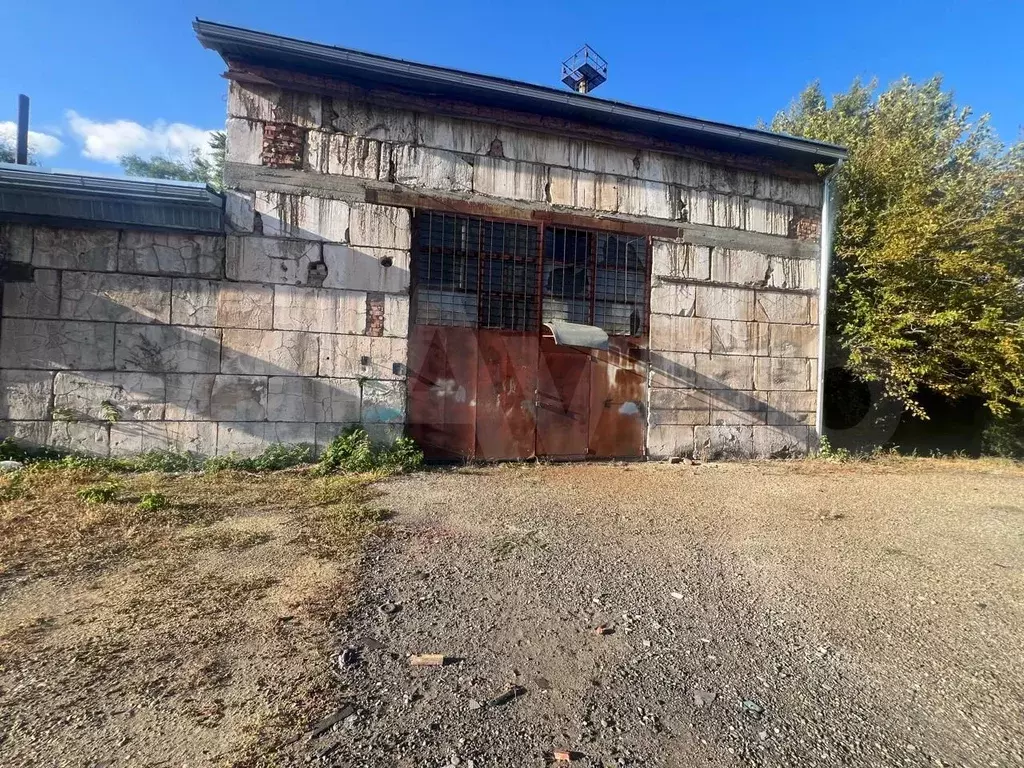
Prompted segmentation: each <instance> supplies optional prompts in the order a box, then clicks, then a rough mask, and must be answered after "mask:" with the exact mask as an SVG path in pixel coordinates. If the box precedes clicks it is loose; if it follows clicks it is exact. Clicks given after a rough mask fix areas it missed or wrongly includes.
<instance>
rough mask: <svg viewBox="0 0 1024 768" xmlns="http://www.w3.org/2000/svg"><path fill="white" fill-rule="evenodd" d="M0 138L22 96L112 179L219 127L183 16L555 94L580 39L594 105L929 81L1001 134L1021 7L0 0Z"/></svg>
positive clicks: (1022, 26) (48, 160) (207, 73)
mask: <svg viewBox="0 0 1024 768" xmlns="http://www.w3.org/2000/svg"><path fill="white" fill-rule="evenodd" d="M3 5H4V12H3V28H4V39H3V45H2V46H0V132H3V131H5V130H6V131H10V130H11V129H12V126H11V125H6V126H5V124H7V123H10V122H11V121H13V120H14V119H15V117H16V109H17V107H16V103H17V102H16V99H17V94H18V93H20V92H25V93H28V94H29V95H30V96H31V97H32V128H33V130H34V131H36V132H38V133H39V134H43V135H40V136H35V137H34V138H35V139H36V145H37V147H38V150H39V157H40V160H41V162H42V163H43V164H44V165H47V166H51V167H58V168H74V169H80V170H88V171H96V172H101V173H113V174H116V173H119V168H118V166H117V164H116V162H115V160H114V158H115V157H116V155H117V154H119V153H121V152H123V151H136V152H139V153H140V154H144V155H145V154H152V153H154V152H164V153H170V154H174V153H176V152H180V151H182V149H183V148H184V147H186V146H187V145H188V144H189V143H192V142H195V141H201V140H202V137H203V135H204V134H203V132H204V131H207V130H211V129H215V128H220V127H222V126H223V124H224V119H225V94H226V89H227V85H226V82H225V81H224V80H223V79H222V78H221V77H220V74H221V72H222V71H223V69H224V67H223V64H222V63H221V61H220V59H219V57H217V56H216V54H214V53H212V52H210V51H206V50H204V49H203V48H201V47H200V45H199V44H198V42H196V39H195V37H194V35H193V33H192V28H191V21H192V19H193V18H194V17H196V16H199V17H201V18H204V19H209V20H212V21H221V22H224V23H229V24H237V25H240V26H248V27H252V28H255V29H260V30H263V31H267V32H275V33H279V34H283V35H289V36H293V37H300V38H304V39H308V40H314V41H318V42H324V43H330V44H334V45H341V46H346V47H351V48H358V49H361V50H365V51H371V52H374V53H381V54H385V55H390V56H396V57H400V58H406V59H412V60H415V61H422V62H426V63H431V64H438V65H443V66H450V67H456V68H459V69H466V70H471V71H477V72H485V73H491V74H497V75H502V76H505V77H510V78H515V79H520V80H526V81H529V82H534V83H541V84H546V85H558V65H559V62H560V61H561V59H563V58H565V57H566V56H568V55H569V54H571V53H572V52H573V51H574V50H575V49H576V48H577V47H578V46H580V45H581V44H582V43H584V42H587V43H590V44H591V45H592V46H593V47H594V48H595V49H596V50H597V51H598V52H599V53H600V54H601V55H602V56H604V57H605V58H606V59H607V60H608V61H609V64H610V78H609V81H608V83H606V84H605V85H604V86H602V87H601V89H600V90H599V91H598V92H597V94H598V95H600V96H604V97H606V98H612V99H620V100H623V101H630V102H633V103H636V104H642V105H644V106H651V107H657V108H661V109H666V110H669V111H674V112H680V113H682V114H686V115H691V116H695V117H703V118H707V119H712V120H720V121H723V122H730V123H735V124H738V125H748V126H749V125H753V124H754V123H755V122H756V121H757V119H758V118H764V119H769V118H771V116H772V114H774V112H775V111H777V110H779V109H781V108H783V107H785V106H786V105H787V104H788V103H789V102H790V101H791V100H792V98H793V97H794V96H795V95H796V94H797V93H798V92H799V91H800V90H801V89H802V88H803V87H804V86H805V85H806V84H807V83H809V82H810V81H812V80H815V79H820V80H821V82H822V85H823V87H824V88H825V90H826V92H827V93H832V92H835V91H838V90H843V89H845V88H846V87H847V86H848V85H849V83H850V82H851V80H852V79H853V78H854V77H855V76H858V75H859V76H861V77H865V78H869V77H872V76H877V77H878V78H879V80H880V81H881V82H882V83H887V82H889V81H891V80H893V79H895V78H897V77H899V76H901V75H904V74H907V75H910V76H911V77H913V78H915V79H924V78H927V77H930V76H932V75H934V74H937V73H941V74H943V75H944V76H945V79H946V83H947V85H948V86H949V87H952V88H953V89H954V90H955V92H956V94H957V98H958V100H959V102H960V103H961V104H968V105H970V106H972V107H973V108H974V109H975V110H976V112H978V113H983V112H988V113H990V114H991V115H992V121H993V124H994V125H995V127H996V129H997V130H998V132H999V134H1000V136H1001V137H1002V138H1003V139H1004V140H1007V141H1010V140H1015V139H1017V138H1018V136H1019V133H1020V131H1021V127H1022V125H1024V85H1022V83H1024V45H1022V44H1021V39H1020V34H1021V30H1024V2H1021V1H1020V0H971V1H970V2H969V1H968V0H886V1H885V2H879V1H878V0H861V1H860V2H852V1H848V2H845V3H839V2H833V3H829V2H822V0H815V1H814V2H810V1H806V2H805V1H804V0H791V1H789V2H785V3H782V2H775V3H771V2H765V0H757V1H750V2H748V1H747V0H732V2H727V3H713V2H678V0H677V1H676V2H640V0H633V2H628V3H623V2H606V1H605V0H587V2H579V3H576V4H573V3H561V2H534V1H533V0H518V1H517V2H514V3H500V2H479V1H478V2H464V1H462V0H460V1H459V2H444V1H443V0H434V1H433V2H417V3H405V2H398V1H397V0H390V1H389V2H358V3H353V2H346V1H345V0H335V1H333V2H309V1H308V0H291V1H290V2H281V0H276V1H275V2H268V1H267V0H222V1H221V2H214V1H213V0H209V1H206V2H202V1H200V0H196V1H194V2H192V1H189V0H162V1H161V2H155V1H154V0H132V1H131V2H128V1H127V0H92V1H91V2H88V3H83V2H80V1H76V2H72V1H71V0H36V2H25V1H24V0H18V1H17V2H15V0H8V1H7V2H6V3H4V4H3Z"/></svg>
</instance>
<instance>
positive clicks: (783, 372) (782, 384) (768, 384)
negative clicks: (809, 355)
mask: <svg viewBox="0 0 1024 768" xmlns="http://www.w3.org/2000/svg"><path fill="white" fill-rule="evenodd" d="M812 362H813V361H811V360H805V359H803V358H796V357H759V358H757V374H756V378H755V385H756V389H759V390H761V391H768V390H780V389H786V390H797V391H810V390H811V389H813V388H814V378H813V372H814V367H813V366H812V365H811V363H812Z"/></svg>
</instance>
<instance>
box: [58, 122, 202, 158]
mask: <svg viewBox="0 0 1024 768" xmlns="http://www.w3.org/2000/svg"><path fill="white" fill-rule="evenodd" d="M67 117H68V124H69V125H70V126H71V131H72V133H74V134H75V135H76V136H78V137H79V138H80V139H81V140H82V142H83V144H84V146H83V147H82V154H83V155H84V156H85V157H87V158H89V159H90V160H101V161H104V162H108V163H116V162H117V160H118V158H119V157H121V156H122V155H141V156H142V157H146V158H148V157H152V156H153V155H162V156H163V157H167V158H170V159H172V160H185V159H187V158H188V155H189V152H190V151H191V150H192V149H193V148H196V149H198V150H199V151H200V152H202V153H203V154H206V153H207V152H208V151H209V146H208V145H209V141H210V134H212V133H213V131H207V130H203V129H202V128H197V127H196V126H194V125H187V124H185V123H167V122H164V121H163V120H158V121H156V122H155V123H153V124H152V125H150V126H149V127H148V128H147V127H146V126H144V125H142V124H140V123H136V122H134V121H132V120H115V121H113V122H110V123H100V122H97V121H95V120H90V119H89V118H87V117H82V116H81V115H80V114H78V113H77V112H75V111H74V110H73V109H72V110H68V113H67Z"/></svg>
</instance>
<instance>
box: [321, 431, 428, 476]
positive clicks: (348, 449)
mask: <svg viewBox="0 0 1024 768" xmlns="http://www.w3.org/2000/svg"><path fill="white" fill-rule="evenodd" d="M422 463H423V452H422V451H420V449H419V448H418V447H417V446H416V443H415V442H413V441H412V440H410V439H409V438H407V437H402V438H399V439H398V440H396V441H395V442H394V444H393V445H391V446H377V445H374V444H373V441H372V440H370V436H369V435H368V434H366V430H365V429H362V428H361V427H352V428H351V429H348V430H346V431H345V432H343V433H342V434H340V435H338V436H337V437H336V438H334V440H332V441H331V443H330V445H328V446H327V447H326V448H325V449H324V451H323V453H322V454H320V462H319V463H318V464H317V467H316V471H317V473H318V474H329V473H331V472H382V473H386V474H398V473H400V472H411V471H412V470H414V469H416V468H418V467H419V466H420V465H421V464H422Z"/></svg>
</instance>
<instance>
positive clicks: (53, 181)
mask: <svg viewBox="0 0 1024 768" xmlns="http://www.w3.org/2000/svg"><path fill="white" fill-rule="evenodd" d="M0 219H5V220H16V221H23V222H26V223H37V224H47V225H51V226H76V225H78V226H99V225H112V226H124V227H140V228H147V229H176V230H187V231H189V232H210V233H219V232H222V231H223V229H224V198H223V197H221V196H220V195H219V194H217V193H216V192H214V191H213V190H211V189H210V188H209V187H207V186H206V185H205V184H201V183H195V182H188V181H171V180H166V179H136V178H131V179H126V178H114V177H110V176H94V175H90V174H84V173H77V172H72V171H54V170H49V169H46V168H39V167H37V166H31V165H12V164H10V163H0Z"/></svg>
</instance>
